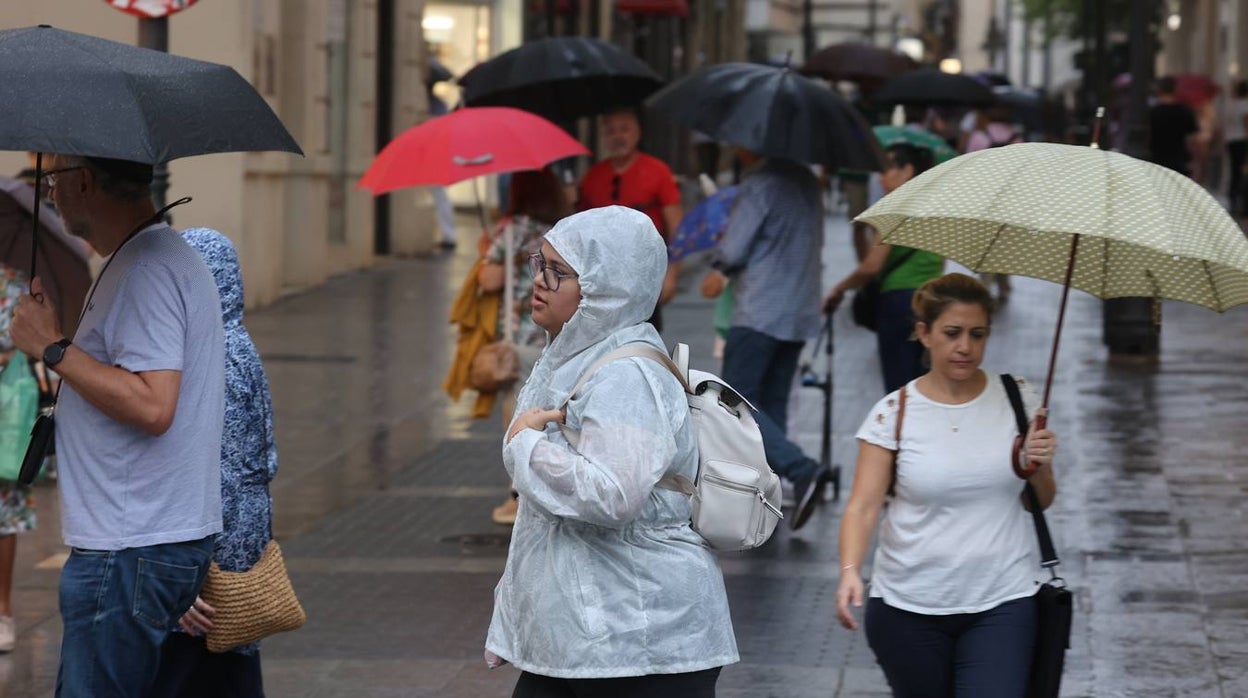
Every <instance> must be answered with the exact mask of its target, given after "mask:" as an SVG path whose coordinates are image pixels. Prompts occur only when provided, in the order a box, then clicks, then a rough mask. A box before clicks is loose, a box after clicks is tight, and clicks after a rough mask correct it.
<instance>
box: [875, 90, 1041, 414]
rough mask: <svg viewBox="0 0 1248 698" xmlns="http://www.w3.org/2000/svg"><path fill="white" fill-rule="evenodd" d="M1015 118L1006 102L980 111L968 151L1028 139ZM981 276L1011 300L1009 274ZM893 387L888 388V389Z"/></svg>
mask: <svg viewBox="0 0 1248 698" xmlns="http://www.w3.org/2000/svg"><path fill="white" fill-rule="evenodd" d="M1013 119H1014V115H1013V112H1012V110H1011V109H1010V107H1009V106H1008V105H1005V104H994V105H992V106H991V107H989V108H988V109H986V110H984V111H982V112H980V120H979V123H978V124H977V127H976V129H975V130H974V131H972V132H971V134H970V136H969V137H967V140H966V152H968V153H975V152H979V151H981V150H988V149H990V148H1003V147H1005V146H1007V145H1013V144H1015V143H1022V142H1023V141H1024V140H1026V139H1025V138H1023V134H1021V133H1019V132H1018V130H1017V129H1015V128H1014V124H1013ZM916 174H917V173H916ZM979 278H981V279H983V281H984V283H985V284H986V285H987V286H988V287H989V288H992V287H993V286H996V287H997V303H998V304H1004V303H1007V302H1009V300H1010V292H1011V291H1012V290H1013V288H1012V287H1011V285H1010V275H1009V274H980V275H979ZM892 389H893V388H888V390H892Z"/></svg>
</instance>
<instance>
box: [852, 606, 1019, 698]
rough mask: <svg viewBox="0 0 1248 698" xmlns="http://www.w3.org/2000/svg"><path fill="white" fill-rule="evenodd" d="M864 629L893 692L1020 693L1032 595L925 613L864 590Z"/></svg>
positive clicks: (908, 696) (968, 696)
mask: <svg viewBox="0 0 1248 698" xmlns="http://www.w3.org/2000/svg"><path fill="white" fill-rule="evenodd" d="M866 633H867V643H868V644H869V645H871V651H873V652H875V658H876V661H878V662H879V663H880V668H881V669H883V670H884V676H885V677H886V678H887V679H888V685H889V686H890V687H891V688H892V689H893V696H894V698H953V697H954V696H957V698H1023V695H1024V694H1025V692H1026V690H1027V677H1028V674H1029V673H1030V671H1031V657H1032V652H1033V651H1034V649H1035V644H1036V600H1035V598H1034V597H1030V596H1029V597H1027V598H1023V599H1016V600H1014V601H1007V602H1005V603H1003V604H1001V605H1000V606H997V607H996V608H992V609H989V610H987V611H982V612H980V613H959V614H955V615H950V616H929V615H924V614H921V613H911V612H910V611H903V610H901V609H899V608H893V607H892V606H889V605H888V604H886V603H884V601H883V599H879V598H872V599H869V600H868V601H867V614H866Z"/></svg>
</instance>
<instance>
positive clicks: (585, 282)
mask: <svg viewBox="0 0 1248 698" xmlns="http://www.w3.org/2000/svg"><path fill="white" fill-rule="evenodd" d="M546 240H547V241H549V242H550V244H551V245H552V246H553V247H554V248H555V249H556V250H557V251H558V252H559V254H560V255H562V256H563V258H564V259H565V260H566V261H567V263H568V264H569V265H570V266H571V267H572V269H573V270H574V271H576V272H577V273H578V274H579V276H580V279H579V280H580V284H581V295H582V300H581V303H580V306H579V308H578V309H577V312H576V313H575V314H574V315H573V316H572V318H571V319H570V320H569V321H568V322H567V323H566V324H565V325H564V327H563V329H562V331H561V332H560V333H559V335H558V336H557V337H556V338H555V339H554V341H553V342H551V343H550V344H549V346H548V347H547V349H546V351H545V352H544V353H543V354H542V357H541V359H540V360H539V361H538V363H537V365H536V366H535V367H534V369H533V373H532V374H531V375H530V376H529V379H528V381H527V382H526V383H525V384H524V388H523V389H522V390H521V391H520V395H519V398H518V405H517V408H516V413H517V414H519V413H520V412H522V411H524V410H527V409H530V408H532V407H544V408H554V407H558V406H559V405H561V404H562V403H563V401H564V400H565V399H566V398H567V397H568V393H569V392H570V391H571V390H572V388H573V386H574V385H575V384H576V382H577V380H578V379H579V378H580V376H581V374H582V373H583V372H584V370H585V369H586V368H587V367H588V366H589V365H590V364H592V363H593V362H594V361H595V360H596V359H598V358H599V357H601V356H603V355H604V354H606V353H608V352H610V351H612V350H614V349H616V348H618V347H620V346H621V345H623V344H626V343H629V342H639V341H640V342H648V343H650V344H652V345H654V346H655V347H658V348H662V346H663V345H662V339H661V338H660V337H659V334H658V332H656V331H655V330H654V328H653V326H651V325H650V324H649V323H646V322H645V320H646V318H647V317H649V316H650V312H651V310H652V309H653V308H654V305H655V302H656V301H657V300H658V296H659V289H660V286H661V285H662V279H663V275H664V272H665V270H666V266H667V254H666V249H665V247H664V245H663V241H662V238H661V237H660V236H659V235H658V233H657V232H656V231H655V229H654V225H653V224H652V223H651V222H650V219H649V218H647V217H646V216H645V215H644V214H641V213H639V212H637V211H634V210H632V209H627V208H622V207H618V206H613V207H608V208H601V209H595V210H591V211H586V212H584V213H581V214H578V215H575V216H572V217H570V218H567V219H565V220H563V221H562V222H560V223H559V224H558V225H556V226H555V227H554V228H553V229H552V230H551V231H550V232H549V233H548V234H547V235H546ZM566 421H567V425H568V426H569V427H571V428H572V429H575V430H577V431H579V432H580V434H581V438H580V444H579V449H580V452H579V453H578V452H577V451H576V450H573V448H572V447H571V446H570V445H569V444H568V442H567V440H566V439H565V438H564V437H563V434H562V433H561V432H560V430H559V428H558V426H557V425H554V424H550V425H547V427H546V430H545V432H538V431H534V430H532V429H526V430H523V431H521V432H520V433H518V434H517V435H516V436H515V437H514V438H513V439H512V440H511V441H510V442H509V443H506V444H505V445H504V447H503V462H504V464H505V465H506V467H507V471H508V472H509V473H511V476H512V478H513V480H514V482H515V487H516V490H517V491H518V492H519V493H520V510H519V514H518V516H517V518H516V525H515V529H514V531H513V533H512V538H511V548H510V551H509V552H508V557H507V567H506V569H505V570H504V572H503V578H502V580H501V581H499V583H498V586H497V588H496V589H495V592H494V616H493V619H492V620H491V622H490V630H489V635H488V637H487V638H486V649H488V650H489V651H491V652H493V653H494V654H496V655H498V656H500V657H502V658H504V659H507V660H509V661H510V662H511V663H513V664H515V665H516V666H517V667H519V668H521V669H523V670H525V671H529V672H532V673H535V674H540V675H543V676H553V677H558V678H610V677H621V676H641V675H647V674H676V673H684V672H691V671H700V670H702V669H709V668H712V667H718V666H723V665H726V664H731V663H733V662H736V661H737V660H738V656H737V646H736V639H735V637H734V636H733V632H732V621H731V619H730V618H729V615H728V599H727V595H726V594H725V592H724V581H723V576H722V574H721V572H720V569H719V564H718V562H717V561H716V559H715V557H714V555H713V554H712V553H711V552H710V550H708V549H707V547H706V545H705V543H704V542H703V540H702V538H701V536H699V535H698V534H697V533H695V532H694V531H693V530H692V529H691V528H690V527H689V514H690V510H689V500H688V498H687V497H685V496H684V495H681V494H678V493H675V492H670V491H668V490H662V489H656V487H655V484H656V483H658V481H659V480H660V479H661V478H662V477H664V476H665V475H669V474H680V475H684V476H686V477H689V478H690V479H692V478H693V477H694V475H695V473H696V471H697V441H696V438H695V435H694V433H693V430H692V424H691V422H690V419H689V410H688V406H687V403H686V401H685V395H684V390H683V389H682V388H681V386H680V383H679V382H678V381H677V380H676V379H675V378H674V377H673V376H672V375H671V374H670V373H669V372H668V371H667V369H666V368H664V367H663V366H661V365H659V364H658V363H656V362H654V361H652V360H650V359H642V358H628V359H621V360H618V361H614V362H612V363H610V364H607V365H606V366H604V367H603V368H602V369H600V370H599V371H598V372H597V373H596V374H595V375H594V377H593V378H592V379H591V380H590V381H589V382H588V383H587V384H586V385H585V387H584V388H582V389H581V391H580V392H579V393H578V394H577V395H576V397H575V399H573V400H572V401H571V402H569V403H568V407H567V420H566Z"/></svg>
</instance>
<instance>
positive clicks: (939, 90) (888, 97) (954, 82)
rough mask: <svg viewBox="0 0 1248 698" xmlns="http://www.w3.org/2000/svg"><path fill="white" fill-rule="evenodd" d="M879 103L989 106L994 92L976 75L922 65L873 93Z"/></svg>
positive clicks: (872, 96)
mask: <svg viewBox="0 0 1248 698" xmlns="http://www.w3.org/2000/svg"><path fill="white" fill-rule="evenodd" d="M871 101H872V102H875V103H877V104H913V105H916V106H927V107H987V106H990V105H991V104H992V92H991V91H990V90H989V89H988V88H987V87H985V86H984V85H982V84H981V83H980V82H979V81H978V80H976V79H975V78H971V77H967V76H965V75H960V74H954V73H945V72H942V71H940V70H937V69H935V68H920V69H919V70H914V71H911V72H909V73H906V74H905V75H901V76H898V77H895V78H893V79H892V80H889V81H888V82H887V83H886V84H885V85H884V86H883V87H881V88H880V89H879V91H878V92H876V93H875V94H873V95H871Z"/></svg>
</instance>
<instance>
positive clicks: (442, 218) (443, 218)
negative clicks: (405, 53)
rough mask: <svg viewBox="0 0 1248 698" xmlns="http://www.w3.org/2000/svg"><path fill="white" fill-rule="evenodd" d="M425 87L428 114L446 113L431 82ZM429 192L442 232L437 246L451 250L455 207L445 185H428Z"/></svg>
mask: <svg viewBox="0 0 1248 698" xmlns="http://www.w3.org/2000/svg"><path fill="white" fill-rule="evenodd" d="M426 87H427V88H428V89H427V90H426V94H427V95H428V97H429V116H431V117H433V118H437V117H439V116H444V115H446V113H447V111H448V109H447V106H446V102H444V101H443V100H442V98H441V97H439V96H437V95H435V94H434V93H433V83H427V84H426ZM429 192H430V193H431V194H432V195H433V211H434V213H435V214H436V215H437V218H438V231H439V232H441V234H442V240H441V241H440V242H439V243H438V247H441V248H442V249H444V250H453V249H455V207H454V206H453V205H452V204H451V195H450V194H449V193H448V192H447V191H446V187H429Z"/></svg>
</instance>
